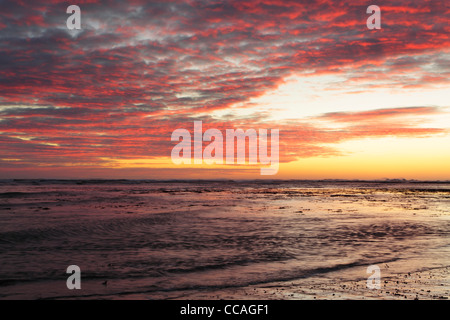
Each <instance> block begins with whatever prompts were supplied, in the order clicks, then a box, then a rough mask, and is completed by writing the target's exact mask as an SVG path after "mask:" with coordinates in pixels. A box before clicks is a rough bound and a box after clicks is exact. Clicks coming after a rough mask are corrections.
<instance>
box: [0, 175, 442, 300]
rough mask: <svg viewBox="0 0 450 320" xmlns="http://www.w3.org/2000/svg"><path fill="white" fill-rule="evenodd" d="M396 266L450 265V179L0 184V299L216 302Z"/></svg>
mask: <svg viewBox="0 0 450 320" xmlns="http://www.w3.org/2000/svg"><path fill="white" fill-rule="evenodd" d="M394 261H400V262H404V264H403V265H404V266H405V268H407V269H405V270H409V271H411V272H413V271H417V270H426V269H427V268H434V267H441V266H448V265H449V264H450V183H449V182H423V181H422V182H421V181H403V180H399V181H397V180H393V181H335V180H325V181H294V180H292V181H231V180H224V181H203V180H201V181H182V180H177V181H174V180H172V181H154V180H0V299H128V298H133V299H135V298H138V299H189V298H190V297H194V296H196V295H198V294H199V293H211V295H212V296H214V297H217V298H219V299H220V298H221V293H222V292H224V290H228V292H230V291H229V289H230V288H235V289H242V288H249V287H251V286H255V285H259V284H270V283H283V282H289V281H294V280H297V279H308V278H309V277H318V276H319V277H320V276H322V275H323V276H325V275H327V274H328V275H329V274H331V273H332V274H333V276H334V277H335V280H336V281H341V280H342V279H341V278H340V271H345V270H350V269H353V270H361V272H360V273H356V274H361V275H360V277H367V276H366V275H365V270H366V268H367V267H368V266H370V265H379V266H386V265H389V264H390V263H392V262H394ZM73 265H75V266H77V267H78V268H79V270H80V274H79V275H80V283H81V289H69V288H68V286H67V281H68V278H69V277H70V276H71V275H72V274H71V272H69V273H68V272H67V269H68V267H69V266H73ZM362 271H364V272H362ZM403 271H404V270H403ZM357 277H359V276H357Z"/></svg>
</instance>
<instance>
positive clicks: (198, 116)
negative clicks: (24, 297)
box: [0, 0, 450, 180]
mask: <svg viewBox="0 0 450 320" xmlns="http://www.w3.org/2000/svg"><path fill="white" fill-rule="evenodd" d="M72 4H75V5H78V6H79V7H80V9H81V29H80V30H69V29H68V28H67V25H66V20H67V19H68V18H69V16H70V14H67V13H66V9H67V7H68V6H69V5H72ZM372 4H376V5H378V6H379V7H380V9H381V29H373V30H369V29H368V28H367V26H366V20H367V18H368V17H369V16H370V14H367V13H366V9H367V7H368V6H369V5H372ZM449 18H450V2H448V1H426V0H421V1H418V0H417V1H410V0H398V1H381V0H380V1H376V2H372V1H370V2H368V1H360V0H343V1H328V0H309V1H299V0H296V1H286V0H283V1H281V0H265V1H246V0H236V1H234V0H228V1H170V0H169V1H167V0H165V1H161V2H158V1H140V0H133V1H119V0H115V1H112V0H111V1H95V0H82V1H81V0H80V1H73V2H67V1H60V0H52V1H48V0H47V1H40V0H39V1H19V0H14V1H7V0H0V179H11V178H52V179H53V178H60V179H97V178H102V179H116V178H117V179H260V178H266V179H267V178H271V179H402V178H403V179H419V180H450V165H449V163H450V148H449V146H450V99H449V97H450V85H449V84H450V82H449V80H448V79H449V78H450V39H449V34H450V26H449V21H450V19H449ZM194 121H202V123H203V129H204V130H207V129H214V128H215V129H218V130H220V131H221V132H223V133H225V131H226V130H227V129H243V130H248V129H255V130H257V131H258V130H259V129H269V130H270V129H278V130H279V132H280V134H279V162H280V165H279V170H278V172H277V174H275V175H273V176H261V175H260V168H261V167H262V166H263V165H261V164H256V165H255V164H248V163H247V164H226V165H225V164H224V165H220V164H211V165H209V164H205V163H203V164H190V165H189V164H182V165H175V164H174V163H173V162H172V159H171V151H172V149H173V148H174V147H175V145H176V144H177V142H174V141H171V135H172V132H174V131H175V130H176V129H179V128H184V129H186V130H188V131H190V132H193V129H194ZM206 144H207V143H206V142H205V145H206ZM205 145H204V146H203V147H205Z"/></svg>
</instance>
